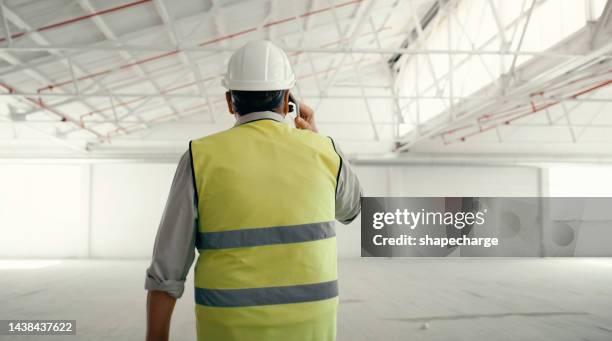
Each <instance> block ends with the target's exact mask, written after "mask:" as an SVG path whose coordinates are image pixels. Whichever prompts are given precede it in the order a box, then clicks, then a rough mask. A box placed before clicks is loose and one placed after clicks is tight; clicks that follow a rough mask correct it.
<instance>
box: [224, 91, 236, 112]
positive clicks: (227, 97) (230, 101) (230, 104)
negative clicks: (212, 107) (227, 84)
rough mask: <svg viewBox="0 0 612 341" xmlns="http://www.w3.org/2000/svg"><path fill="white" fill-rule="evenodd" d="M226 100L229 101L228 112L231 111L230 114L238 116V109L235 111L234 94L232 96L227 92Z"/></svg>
mask: <svg viewBox="0 0 612 341" xmlns="http://www.w3.org/2000/svg"><path fill="white" fill-rule="evenodd" d="M225 100H226V101H227V110H229V112H230V114H231V115H234V114H236V109H234V103H232V94H230V92H229V91H226V92H225Z"/></svg>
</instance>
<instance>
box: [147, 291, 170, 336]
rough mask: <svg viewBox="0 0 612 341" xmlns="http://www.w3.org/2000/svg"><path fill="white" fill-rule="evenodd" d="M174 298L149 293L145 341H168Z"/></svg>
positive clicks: (160, 292)
mask: <svg viewBox="0 0 612 341" xmlns="http://www.w3.org/2000/svg"><path fill="white" fill-rule="evenodd" d="M175 303H176V298H174V297H172V296H170V295H168V294H166V293H165V292H162V291H149V294H148V296H147V341H168V337H169V335H170V318H171V317H172V311H173V310H174V304H175Z"/></svg>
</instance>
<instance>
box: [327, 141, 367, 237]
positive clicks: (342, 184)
mask: <svg viewBox="0 0 612 341" xmlns="http://www.w3.org/2000/svg"><path fill="white" fill-rule="evenodd" d="M330 139H331V138H330ZM332 143H333V145H334V149H335V150H336V153H337V154H338V156H340V171H339V173H338V180H337V184H336V219H337V220H338V221H339V222H341V223H343V224H345V225H346V224H349V223H351V222H352V221H353V220H355V218H357V216H358V215H359V213H360V212H361V197H362V196H363V189H362V188H361V185H360V184H359V178H358V177H357V174H356V173H355V170H354V169H353V167H352V166H351V164H350V163H349V161H348V159H347V158H346V157H344V154H343V153H342V151H341V150H340V148H339V147H338V144H337V143H335V142H334V140H332Z"/></svg>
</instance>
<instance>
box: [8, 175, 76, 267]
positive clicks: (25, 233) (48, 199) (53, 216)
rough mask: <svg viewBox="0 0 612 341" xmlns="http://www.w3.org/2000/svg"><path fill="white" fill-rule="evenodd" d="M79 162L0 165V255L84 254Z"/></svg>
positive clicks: (63, 255)
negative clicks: (72, 163)
mask: <svg viewBox="0 0 612 341" xmlns="http://www.w3.org/2000/svg"><path fill="white" fill-rule="evenodd" d="M82 172H83V166H80V165H47V164H27V165H8V164H0V258H36V257H55V258H64V257H85V256H86V255H87V244H84V243H83V241H84V240H86V239H85V237H86V235H87V224H86V222H85V221H84V220H85V217H84V216H83V215H82V212H83V210H82V208H81V199H82V197H83V195H85V194H86V193H85V189H84V188H83V186H81V185H82V184H81V177H82Z"/></svg>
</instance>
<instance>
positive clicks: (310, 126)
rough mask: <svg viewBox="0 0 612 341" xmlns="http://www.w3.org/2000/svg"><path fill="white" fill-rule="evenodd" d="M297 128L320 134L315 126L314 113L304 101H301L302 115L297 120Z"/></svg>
mask: <svg viewBox="0 0 612 341" xmlns="http://www.w3.org/2000/svg"><path fill="white" fill-rule="evenodd" d="M295 127H296V128H298V129H306V130H310V131H314V132H315V133H318V132H319V131H318V130H317V125H316V124H315V118H314V111H313V110H312V108H311V107H309V106H307V105H306V104H304V102H302V101H300V113H299V115H298V116H297V117H296V118H295Z"/></svg>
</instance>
